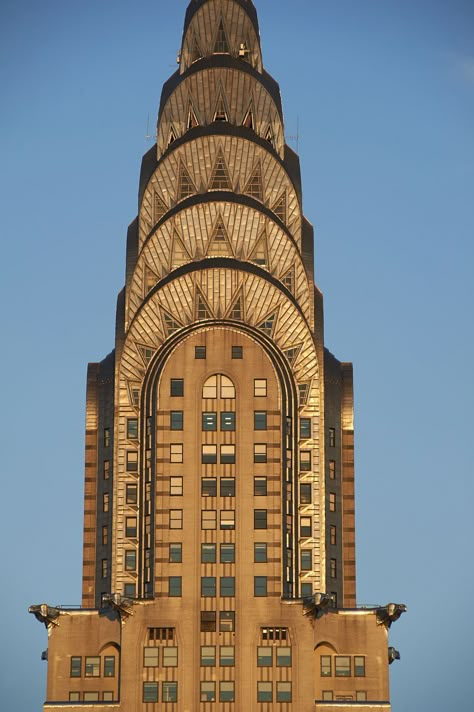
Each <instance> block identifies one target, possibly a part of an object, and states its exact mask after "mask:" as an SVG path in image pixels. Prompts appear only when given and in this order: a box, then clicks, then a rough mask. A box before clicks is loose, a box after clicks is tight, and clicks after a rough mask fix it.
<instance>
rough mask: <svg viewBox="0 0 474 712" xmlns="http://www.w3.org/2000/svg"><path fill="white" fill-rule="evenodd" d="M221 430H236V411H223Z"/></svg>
mask: <svg viewBox="0 0 474 712" xmlns="http://www.w3.org/2000/svg"><path fill="white" fill-rule="evenodd" d="M221 430H224V431H226V430H235V411H233V410H226V411H223V412H222V413H221Z"/></svg>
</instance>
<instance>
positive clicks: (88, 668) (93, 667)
mask: <svg viewBox="0 0 474 712" xmlns="http://www.w3.org/2000/svg"><path fill="white" fill-rule="evenodd" d="M85 675H86V677H100V657H87V658H86V664H85Z"/></svg>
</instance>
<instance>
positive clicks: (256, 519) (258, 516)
mask: <svg viewBox="0 0 474 712" xmlns="http://www.w3.org/2000/svg"><path fill="white" fill-rule="evenodd" d="M253 526H254V529H266V528H267V510H266V509H254V512H253Z"/></svg>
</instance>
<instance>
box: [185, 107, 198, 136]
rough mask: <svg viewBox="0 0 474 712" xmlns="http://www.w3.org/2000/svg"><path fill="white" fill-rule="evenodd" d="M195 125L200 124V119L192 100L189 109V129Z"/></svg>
mask: <svg viewBox="0 0 474 712" xmlns="http://www.w3.org/2000/svg"><path fill="white" fill-rule="evenodd" d="M195 126H199V121H198V119H197V116H196V112H195V111H194V107H193V105H192V103H191V102H189V109H188V125H187V128H188V131H189V129H193V128H194V127H195Z"/></svg>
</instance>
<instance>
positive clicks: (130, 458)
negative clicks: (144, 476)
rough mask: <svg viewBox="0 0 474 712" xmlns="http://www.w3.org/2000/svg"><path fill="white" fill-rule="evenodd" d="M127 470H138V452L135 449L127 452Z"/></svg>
mask: <svg viewBox="0 0 474 712" xmlns="http://www.w3.org/2000/svg"><path fill="white" fill-rule="evenodd" d="M127 471H128V472H138V452H136V451H135V450H129V451H128V452H127Z"/></svg>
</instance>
